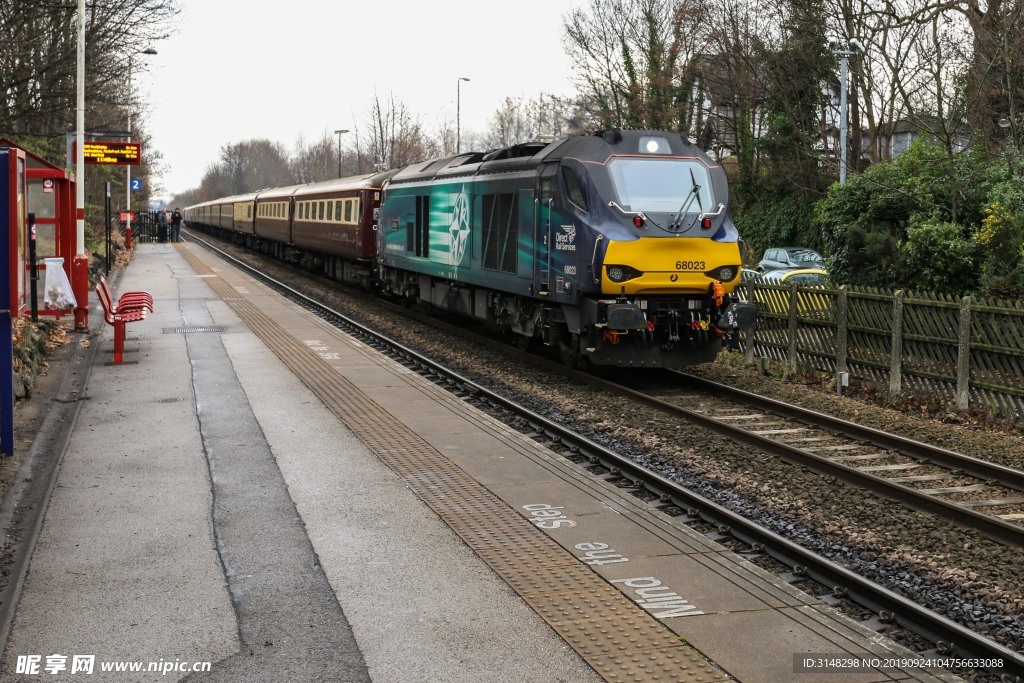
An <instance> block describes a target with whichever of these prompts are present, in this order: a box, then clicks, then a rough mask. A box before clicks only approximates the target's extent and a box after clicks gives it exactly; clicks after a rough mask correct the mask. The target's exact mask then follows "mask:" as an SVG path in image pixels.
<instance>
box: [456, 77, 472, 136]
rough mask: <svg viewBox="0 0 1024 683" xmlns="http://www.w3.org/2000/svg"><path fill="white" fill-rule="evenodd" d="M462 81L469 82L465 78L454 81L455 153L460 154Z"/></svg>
mask: <svg viewBox="0 0 1024 683" xmlns="http://www.w3.org/2000/svg"><path fill="white" fill-rule="evenodd" d="M462 81H466V82H467V83H468V82H469V79H468V78H466V77H465V76H459V80H457V81H455V153H456V154H459V153H461V152H462V121H461V115H462Z"/></svg>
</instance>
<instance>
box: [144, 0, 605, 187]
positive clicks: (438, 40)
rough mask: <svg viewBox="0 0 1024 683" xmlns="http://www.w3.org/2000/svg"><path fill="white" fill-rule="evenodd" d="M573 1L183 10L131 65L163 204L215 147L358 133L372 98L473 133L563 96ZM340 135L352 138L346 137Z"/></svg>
mask: <svg viewBox="0 0 1024 683" xmlns="http://www.w3.org/2000/svg"><path fill="white" fill-rule="evenodd" d="M584 1H585V0H517V1H516V2H515V3H507V4H492V3H486V2H482V3H481V2H465V1H463V2H460V1H459V0H432V1H431V2H400V3H385V2H381V1H380V0H378V1H377V2H367V3H364V2H348V1H346V2H336V1H333V0H250V1H249V2H246V3H238V2H235V1H233V0H181V5H182V7H183V13H182V15H181V16H180V21H179V26H178V32H177V33H176V34H175V35H174V36H173V37H172V38H171V39H170V40H167V41H164V42H161V43H156V44H154V45H153V47H154V48H155V49H156V50H157V51H158V52H159V54H157V55H138V56H136V58H135V69H134V78H133V80H134V84H135V85H134V87H135V91H136V98H138V99H144V100H146V101H148V102H149V110H148V112H146V114H145V115H144V116H145V120H146V128H147V130H148V132H149V133H150V134H151V135H152V145H153V146H154V147H156V149H158V150H159V151H160V152H161V153H162V154H163V157H164V164H165V166H166V167H167V170H166V171H165V173H164V174H163V176H162V178H159V179H158V181H157V182H158V183H159V184H160V185H162V186H163V189H164V192H163V196H165V197H167V198H169V197H170V196H173V195H174V194H175V193H176V192H181V191H184V190H187V189H190V188H194V187H197V186H198V185H199V181H200V180H201V179H202V175H203V172H204V171H205V170H206V168H207V167H208V166H209V165H210V164H212V163H214V162H215V161H216V160H217V154H218V150H219V149H220V148H221V147H222V146H223V145H226V144H230V143H233V142H240V141H243V140H249V139H253V138H267V139H270V140H272V141H274V142H280V143H282V144H283V145H284V146H285V148H286V149H288V150H289V152H290V151H291V150H292V149H293V147H294V145H295V142H296V140H297V139H298V138H299V136H303V137H304V138H305V140H306V141H307V142H314V141H316V140H319V139H320V138H321V136H322V135H323V134H324V132H325V131H326V132H327V133H329V134H332V135H333V131H335V130H337V129H342V128H347V129H350V130H354V129H355V128H356V126H359V127H360V129H361V131H363V132H365V131H366V129H367V126H366V123H365V120H366V116H367V111H368V109H369V106H370V104H371V102H372V101H373V97H374V95H375V94H376V95H377V96H379V97H380V98H381V100H382V101H383V102H386V101H387V100H388V99H389V98H390V97H391V95H394V97H395V99H396V100H397V101H400V102H402V103H404V104H405V105H406V106H407V107H408V108H409V110H410V111H411V112H412V113H413V114H414V115H417V116H418V117H419V118H420V121H421V122H422V123H423V124H424V125H425V126H426V127H427V129H428V130H434V129H436V128H437V127H438V126H439V124H440V123H441V122H442V121H443V120H444V119H445V118H448V119H450V120H452V121H454V119H455V109H456V107H455V104H456V84H457V81H458V78H459V77H466V78H469V79H471V80H470V81H469V82H468V83H466V82H463V83H461V120H462V131H463V136H465V135H466V134H468V133H470V132H472V131H478V132H483V131H484V130H485V129H486V128H487V124H488V121H489V120H490V118H491V116H493V114H494V112H495V111H496V110H497V109H498V107H499V106H500V105H501V103H502V102H503V100H504V99H505V98H506V97H515V96H524V97H527V98H534V97H536V96H537V95H539V94H540V93H541V92H545V93H553V94H560V95H565V94H569V93H571V92H572V87H571V85H570V77H571V73H570V69H569V60H568V58H567V57H566V55H565V51H564V49H563V40H562V23H563V18H564V17H565V16H566V14H567V13H568V12H569V11H570V9H571V8H572V7H574V6H579V5H581V4H582V2H584ZM350 135H351V133H350Z"/></svg>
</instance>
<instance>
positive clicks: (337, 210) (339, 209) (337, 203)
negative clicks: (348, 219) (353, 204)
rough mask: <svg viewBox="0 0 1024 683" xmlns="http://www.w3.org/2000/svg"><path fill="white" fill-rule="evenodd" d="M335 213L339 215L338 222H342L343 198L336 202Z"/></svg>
mask: <svg viewBox="0 0 1024 683" xmlns="http://www.w3.org/2000/svg"><path fill="white" fill-rule="evenodd" d="M334 215H335V216H337V217H338V222H339V223H340V222H341V200H340V199H339V200H338V201H336V202H334Z"/></svg>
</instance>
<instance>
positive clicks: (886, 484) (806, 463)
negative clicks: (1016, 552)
mask: <svg viewBox="0 0 1024 683" xmlns="http://www.w3.org/2000/svg"><path fill="white" fill-rule="evenodd" d="M595 381H599V382H601V383H603V384H605V385H606V386H607V388H608V389H609V390H614V391H616V392H618V393H620V394H622V395H625V396H628V397H630V398H632V399H633V400H636V401H638V402H641V403H643V404H645V405H647V406H650V407H652V408H655V409H657V410H660V411H662V412H664V413H666V414H669V415H674V416H676V417H680V418H682V419H684V420H686V421H687V422H690V423H691V424H694V425H697V426H698V427H702V428H704V429H707V430H708V431H711V432H713V433H715V434H718V435H720V436H723V437H725V438H727V439H731V440H732V441H735V442H737V443H742V444H746V445H748V446H751V447H753V448H756V449H758V450H760V451H764V452H766V453H771V454H773V455H776V456H778V457H780V458H782V459H783V460H785V461H786V462H789V463H791V464H794V465H798V466H800V467H806V468H808V469H809V470H812V471H814V472H817V473H818V474H823V475H826V476H831V477H836V478H837V479H840V480H842V481H845V482H847V483H848V484H851V485H853V486H857V487H860V488H864V489H867V490H869V491H871V492H872V493H875V494H877V495H879V496H882V497H884V498H888V499H890V500H894V501H897V502H899V503H902V504H903V505H906V506H907V507H909V508H911V509H913V510H918V511H920V512H926V513H928V514H932V515H936V516H938V517H941V518H942V519H945V520H947V521H949V522H952V523H954V524H956V525H958V526H961V527H963V528H965V529H970V530H971V531H978V532H980V533H982V534H983V535H985V536H986V537H987V538H990V539H992V540H994V541H997V542H999V543H1002V544H1004V545H1011V546H1016V547H1024V526H1021V525H1018V524H1013V523H1011V522H1007V521H1005V520H1003V519H999V518H998V517H993V516H991V515H986V514H983V513H980V512H976V511H974V510H972V509H970V508H967V507H964V506H962V505H957V504H955V503H951V502H949V501H946V500H943V499H941V498H937V497H935V496H932V495H929V494H926V493H921V492H920V491H917V490H915V489H912V488H910V487H909V486H904V485H903V484H899V483H896V482H892V481H889V480H887V479H885V478H883V477H879V476H876V475H873V474H871V473H868V472H862V471H860V470H858V469H856V468H853V467H849V466H847V465H843V464H841V463H837V462H834V461H832V460H830V459H829V458H827V457H825V456H821V455H816V454H815V453H810V452H808V451H804V450H801V449H799V448H796V447H795V446H790V445H789V444H786V443H783V442H781V441H776V440H774V439H771V438H769V437H767V436H762V435H760V434H755V433H753V432H750V431H747V430H745V429H743V428H741V427H737V426H735V425H732V424H729V423H726V422H723V421H721V420H716V419H715V418H713V417H711V416H709V415H704V414H702V413H698V412H695V411H693V410H689V409H688V408H684V407H682V406H680V405H676V404H674V403H670V402H668V401H663V400H661V399H659V398H656V397H654V396H649V395H648V394H645V393H643V392H640V391H636V390H633V389H630V388H629V387H625V386H622V385H620V384H616V383H614V382H606V381H605V380H595Z"/></svg>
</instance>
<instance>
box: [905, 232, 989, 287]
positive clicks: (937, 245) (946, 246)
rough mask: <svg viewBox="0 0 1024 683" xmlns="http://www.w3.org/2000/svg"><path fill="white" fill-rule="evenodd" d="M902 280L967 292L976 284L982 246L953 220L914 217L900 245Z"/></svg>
mask: <svg viewBox="0 0 1024 683" xmlns="http://www.w3.org/2000/svg"><path fill="white" fill-rule="evenodd" d="M902 253H903V264H902V268H903V270H904V275H903V278H902V279H903V281H904V282H906V283H911V282H912V283H913V288H915V289H918V290H922V291H928V292H935V293H938V294H967V293H971V292H974V291H976V290H977V288H978V265H979V262H980V261H981V256H982V255H981V250H980V249H979V247H978V243H977V241H976V240H974V239H971V238H970V237H967V236H965V235H964V228H963V227H962V226H960V225H957V224H956V223H950V222H947V221H940V220H936V219H933V218H928V219H922V218H916V219H914V220H912V221H911V224H910V226H909V227H908V228H907V241H906V244H904V245H903V250H902Z"/></svg>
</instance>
